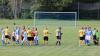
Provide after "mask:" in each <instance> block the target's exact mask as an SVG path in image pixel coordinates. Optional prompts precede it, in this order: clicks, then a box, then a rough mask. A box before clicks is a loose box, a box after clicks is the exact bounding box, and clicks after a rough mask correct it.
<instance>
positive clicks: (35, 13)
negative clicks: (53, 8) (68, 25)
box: [34, 11, 77, 27]
mask: <svg viewBox="0 0 100 56" xmlns="http://www.w3.org/2000/svg"><path fill="white" fill-rule="evenodd" d="M38 13H45V14H46V13H47V14H48V13H54V14H55V13H56V14H57V13H60V14H74V20H75V21H74V25H75V27H76V25H77V12H41V11H35V12H34V27H35V26H36V19H38V18H37V14H38ZM66 18H67V17H66Z"/></svg>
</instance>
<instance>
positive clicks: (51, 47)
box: [0, 19, 100, 56]
mask: <svg viewBox="0 0 100 56" xmlns="http://www.w3.org/2000/svg"><path fill="white" fill-rule="evenodd" d="M14 22H15V23H16V25H18V26H23V25H25V26H27V27H32V26H34V24H33V23H34V21H33V20H32V19H30V20H29V19H28V20H26V19H24V20H0V28H1V27H6V26H9V27H10V30H11V31H12V29H13V28H14V25H13V23H14ZM45 24H46V25H47V26H48V28H49V31H50V33H52V34H51V35H50V36H49V44H48V45H47V46H42V44H43V36H42V32H43V28H44V26H45ZM60 24H61V25H60ZM72 24H73V26H71V25H72ZM88 25H89V26H91V27H92V28H94V27H96V28H97V29H99V31H100V21H93V20H92V21H85V20H84V21H77V27H76V28H75V27H74V23H71V21H67V20H36V27H37V28H38V31H39V44H40V45H39V46H31V47H20V46H11V45H8V46H6V47H3V48H2V46H1V44H0V56H100V53H99V52H100V46H94V45H91V46H82V47H79V46H78V30H79V28H80V27H82V26H88ZM58 26H62V32H63V36H62V45H61V46H56V44H55V42H56V37H55V30H56V28H57V27H58Z"/></svg>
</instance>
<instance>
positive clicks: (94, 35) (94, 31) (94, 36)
mask: <svg viewBox="0 0 100 56" xmlns="http://www.w3.org/2000/svg"><path fill="white" fill-rule="evenodd" d="M92 33H93V43H94V45H97V37H96V28H94V30H93V32H92Z"/></svg>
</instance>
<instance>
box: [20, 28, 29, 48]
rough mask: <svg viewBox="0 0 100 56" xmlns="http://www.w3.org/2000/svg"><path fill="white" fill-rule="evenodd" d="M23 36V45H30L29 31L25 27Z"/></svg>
mask: <svg viewBox="0 0 100 56" xmlns="http://www.w3.org/2000/svg"><path fill="white" fill-rule="evenodd" d="M23 37H24V38H23V41H22V43H21V46H23V45H24V44H25V45H27V46H28V47H29V46H30V45H29V42H28V40H27V31H26V30H25V29H24V33H23Z"/></svg>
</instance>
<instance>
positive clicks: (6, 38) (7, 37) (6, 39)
mask: <svg viewBox="0 0 100 56" xmlns="http://www.w3.org/2000/svg"><path fill="white" fill-rule="evenodd" d="M4 31H5V43H6V44H7V43H9V41H10V36H9V34H10V33H9V28H8V26H7V27H6V29H5V30H4Z"/></svg>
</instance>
